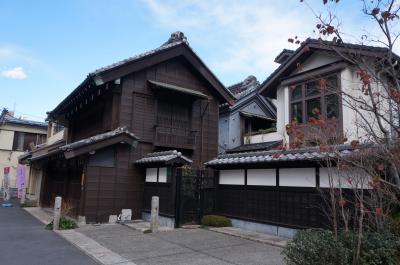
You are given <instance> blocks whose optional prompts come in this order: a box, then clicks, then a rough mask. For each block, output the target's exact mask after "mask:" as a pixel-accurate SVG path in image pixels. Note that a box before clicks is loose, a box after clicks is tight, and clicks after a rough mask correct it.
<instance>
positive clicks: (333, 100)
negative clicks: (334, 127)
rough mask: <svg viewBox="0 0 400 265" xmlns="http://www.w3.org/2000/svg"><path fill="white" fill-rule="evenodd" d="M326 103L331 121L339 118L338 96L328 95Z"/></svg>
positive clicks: (327, 113)
mask: <svg viewBox="0 0 400 265" xmlns="http://www.w3.org/2000/svg"><path fill="white" fill-rule="evenodd" d="M325 102H326V117H327V118H328V119H331V118H333V117H335V118H339V97H338V95H336V94H332V95H328V96H326V97H325Z"/></svg>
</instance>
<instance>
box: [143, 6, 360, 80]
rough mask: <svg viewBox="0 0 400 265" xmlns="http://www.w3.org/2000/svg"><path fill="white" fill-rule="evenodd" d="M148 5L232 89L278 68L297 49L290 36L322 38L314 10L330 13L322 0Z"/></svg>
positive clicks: (349, 27) (348, 23) (350, 27)
mask: <svg viewBox="0 0 400 265" xmlns="http://www.w3.org/2000/svg"><path fill="white" fill-rule="evenodd" d="M143 1H144V2H145V3H146V5H147V6H148V8H149V9H150V10H151V12H152V13H153V16H154V17H153V21H155V22H158V24H159V25H160V26H161V27H163V28H165V29H168V30H170V31H174V30H182V31H183V32H184V33H185V34H186V35H189V36H188V40H189V43H190V44H191V45H192V47H194V48H195V50H199V49H198V48H199V47H201V48H202V49H204V50H205V52H204V53H202V54H200V55H201V56H202V57H204V59H205V61H206V63H207V64H208V65H209V66H210V68H211V69H212V70H213V71H215V72H216V74H217V76H219V77H220V78H221V79H222V80H223V81H224V83H226V84H227V85H229V84H231V83H233V82H237V81H240V80H242V79H243V78H245V77H246V76H248V75H250V74H253V75H255V76H257V78H258V79H260V81H263V80H264V79H265V78H266V77H267V76H268V75H269V74H270V73H271V72H272V71H273V70H274V69H275V68H276V67H277V66H278V65H277V64H276V63H274V59H275V57H276V56H277V55H278V54H279V53H280V52H281V51H282V49H283V48H289V49H296V48H297V47H298V46H297V45H294V44H289V43H288V42H287V39H288V38H289V37H294V36H299V38H300V39H301V40H304V39H305V38H307V37H317V35H316V34H315V33H313V29H314V28H315V24H316V19H315V16H314V15H313V13H312V11H311V10H310V8H309V6H312V8H313V7H314V6H315V10H317V8H321V6H322V8H326V7H324V6H323V5H322V2H321V1H318V2H316V1H314V2H313V1H310V2H313V3H312V4H307V5H304V4H303V3H300V1H298V0H293V1H265V0H252V1H250V0H249V1H240V0H209V1H203V0H180V1H173V0H143ZM322 11H324V10H322ZM357 11H358V10H357ZM317 12H318V11H317ZM346 12H347V15H346V16H341V17H343V18H344V19H343V20H344V21H342V22H344V24H346V28H347V30H350V31H351V32H353V33H355V34H356V35H359V34H358V33H359V31H356V30H355V27H356V26H357V27H359V26H360V25H359V24H358V23H353V22H354V20H352V19H353V18H348V12H349V11H348V10H347V11H346ZM341 15H342V14H341ZM208 55H210V56H208Z"/></svg>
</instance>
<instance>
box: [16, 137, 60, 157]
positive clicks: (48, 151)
mask: <svg viewBox="0 0 400 265" xmlns="http://www.w3.org/2000/svg"><path fill="white" fill-rule="evenodd" d="M64 144H65V140H58V141H56V142H54V143H52V144H46V145H43V146H40V147H38V148H37V149H35V150H32V151H30V152H28V153H26V154H24V155H22V156H20V157H19V160H20V161H21V162H27V161H36V160H40V159H43V158H46V157H49V156H52V155H55V154H58V153H61V150H60V149H59V147H60V146H63V145H64Z"/></svg>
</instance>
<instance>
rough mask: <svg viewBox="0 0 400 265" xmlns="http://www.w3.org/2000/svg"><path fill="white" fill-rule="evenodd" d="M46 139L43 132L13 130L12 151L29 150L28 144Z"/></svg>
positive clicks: (39, 142) (38, 142) (34, 143)
mask: <svg viewBox="0 0 400 265" xmlns="http://www.w3.org/2000/svg"><path fill="white" fill-rule="evenodd" d="M45 141H46V135H45V134H37V133H27V132H15V133H14V141H13V150H14V151H26V150H30V145H31V144H33V145H38V144H42V143H44V142H45Z"/></svg>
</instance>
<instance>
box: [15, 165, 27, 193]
mask: <svg viewBox="0 0 400 265" xmlns="http://www.w3.org/2000/svg"><path fill="white" fill-rule="evenodd" d="M25 172H26V171H25V166H24V165H18V166H17V179H16V183H15V184H16V186H17V189H18V198H19V199H21V197H22V194H23V189H25Z"/></svg>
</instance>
